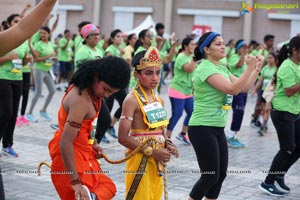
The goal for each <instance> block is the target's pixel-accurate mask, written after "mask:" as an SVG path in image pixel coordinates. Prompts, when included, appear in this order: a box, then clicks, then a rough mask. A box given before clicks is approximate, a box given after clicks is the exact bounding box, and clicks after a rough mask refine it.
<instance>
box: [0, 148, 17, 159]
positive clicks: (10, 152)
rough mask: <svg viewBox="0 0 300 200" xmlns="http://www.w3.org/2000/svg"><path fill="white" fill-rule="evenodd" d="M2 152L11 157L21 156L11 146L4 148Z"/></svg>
mask: <svg viewBox="0 0 300 200" xmlns="http://www.w3.org/2000/svg"><path fill="white" fill-rule="evenodd" d="M2 152H3V153H4V154H5V155H7V156H11V157H19V155H18V154H17V153H16V152H15V150H14V149H13V148H11V147H6V148H2Z"/></svg>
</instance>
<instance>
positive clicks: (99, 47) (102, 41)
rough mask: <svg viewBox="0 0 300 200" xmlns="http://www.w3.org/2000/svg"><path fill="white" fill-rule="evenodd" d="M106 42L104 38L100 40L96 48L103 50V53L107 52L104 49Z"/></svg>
mask: <svg viewBox="0 0 300 200" xmlns="http://www.w3.org/2000/svg"><path fill="white" fill-rule="evenodd" d="M104 42H105V41H104V40H103V39H102V40H100V41H99V42H98V44H97V45H96V48H97V49H99V51H101V52H102V55H104V54H105V51H104V49H103V44H104Z"/></svg>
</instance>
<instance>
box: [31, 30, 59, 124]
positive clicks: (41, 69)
mask: <svg viewBox="0 0 300 200" xmlns="http://www.w3.org/2000/svg"><path fill="white" fill-rule="evenodd" d="M40 36H41V39H40V41H38V42H37V43H35V45H34V49H33V48H32V47H30V49H31V53H32V55H33V57H34V61H35V63H34V82H35V93H34V97H33V98H32V101H31V105H30V108H29V111H28V114H27V115H26V116H25V117H26V119H27V120H28V121H30V122H37V121H38V120H37V119H36V117H35V116H34V115H33V109H34V107H35V105H36V103H37V101H38V99H39V98H40V96H41V94H42V87H43V82H44V83H45V84H46V86H47V89H48V96H47V98H46V101H45V104H44V106H43V108H42V109H41V110H40V112H39V113H40V116H41V117H42V118H44V119H46V120H47V121H51V120H52V118H51V117H50V116H49V114H48V113H47V107H48V105H49V104H50V102H51V100H52V98H53V96H54V93H55V85H54V80H53V78H52V76H51V74H50V73H49V71H50V70H51V67H52V65H53V63H54V60H56V59H57V58H56V57H55V56H56V54H55V52H54V48H53V45H52V43H51V42H50V41H49V38H50V29H49V27H47V26H43V27H42V28H41V29H40ZM29 45H30V44H29ZM30 46H31V45H30Z"/></svg>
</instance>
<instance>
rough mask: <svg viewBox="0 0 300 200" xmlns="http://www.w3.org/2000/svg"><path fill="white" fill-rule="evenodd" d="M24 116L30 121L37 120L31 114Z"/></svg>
mask: <svg viewBox="0 0 300 200" xmlns="http://www.w3.org/2000/svg"><path fill="white" fill-rule="evenodd" d="M25 118H26V119H27V120H28V121H30V122H38V120H37V119H36V118H35V117H34V116H33V115H32V114H27V115H25Z"/></svg>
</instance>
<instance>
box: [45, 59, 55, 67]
mask: <svg viewBox="0 0 300 200" xmlns="http://www.w3.org/2000/svg"><path fill="white" fill-rule="evenodd" d="M52 65H53V60H52V59H47V60H45V66H46V67H52Z"/></svg>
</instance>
